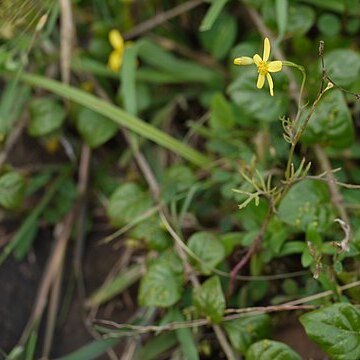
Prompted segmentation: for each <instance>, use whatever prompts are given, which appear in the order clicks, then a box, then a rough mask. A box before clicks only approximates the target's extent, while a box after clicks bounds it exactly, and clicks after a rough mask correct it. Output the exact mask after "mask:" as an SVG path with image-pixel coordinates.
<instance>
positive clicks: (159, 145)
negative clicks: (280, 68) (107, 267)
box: [0, 0, 360, 360]
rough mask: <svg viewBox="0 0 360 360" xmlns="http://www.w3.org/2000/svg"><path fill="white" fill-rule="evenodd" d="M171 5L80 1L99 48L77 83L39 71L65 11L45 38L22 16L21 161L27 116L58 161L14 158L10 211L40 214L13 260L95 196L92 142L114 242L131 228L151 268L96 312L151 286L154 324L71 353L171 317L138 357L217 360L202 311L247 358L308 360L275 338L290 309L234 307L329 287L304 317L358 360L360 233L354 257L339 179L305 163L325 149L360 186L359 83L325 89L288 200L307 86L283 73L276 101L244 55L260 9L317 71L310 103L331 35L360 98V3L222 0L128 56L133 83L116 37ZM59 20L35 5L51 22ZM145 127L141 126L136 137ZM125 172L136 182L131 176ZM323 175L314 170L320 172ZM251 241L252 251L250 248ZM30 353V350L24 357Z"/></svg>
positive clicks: (120, 280)
mask: <svg viewBox="0 0 360 360" xmlns="http://www.w3.org/2000/svg"><path fill="white" fill-rule="evenodd" d="M39 3H41V2H39ZM159 3H161V5H162V6H163V8H164V10H170V9H171V8H173V7H174V4H173V1H165V0H164V1H155V0H154V1H149V2H144V4H141V15H139V16H138V17H137V16H135V15H134V14H136V6H137V5H136V3H134V4H132V3H131V2H126V1H123V2H120V3H119V2H118V1H93V2H90V1H86V0H78V1H75V2H74V5H73V6H74V10H75V11H77V12H79V13H81V14H83V16H80V17H78V18H76V21H77V23H76V29H77V35H78V38H79V39H80V41H79V44H81V47H80V45H78V48H77V49H76V50H77V51H75V52H74V54H73V58H72V62H71V66H72V72H73V74H74V79H73V82H74V85H72V86H68V85H64V84H62V83H61V82H59V81H54V80H50V79H48V78H46V77H45V76H43V75H35V74H31V72H32V73H37V74H44V73H48V72H49V71H50V73H52V72H51V66H52V64H53V61H54V59H58V58H59V52H58V41H59V29H58V28H57V21H56V20H57V17H58V13H59V12H58V8H57V4H55V2H47V1H44V2H43V3H42V5H43V7H40V8H41V9H43V8H46V9H49V11H50V12H49V14H48V22H47V24H46V26H45V28H44V29H42V30H41V31H40V32H36V29H35V30H34V31H35V32H24V31H23V30H24V29H23V28H22V26H21V25H22V24H21V22H20V23H19V24H12V25H13V28H11V32H9V31H8V30H6V29H0V36H1V38H2V44H3V45H2V47H1V48H0V69H1V74H2V75H4V78H3V79H6V80H3V86H4V91H3V95H2V98H1V103H0V134H1V139H2V140H3V144H4V146H3V149H4V153H5V154H7V147H8V146H10V145H11V141H8V139H11V137H12V134H13V131H14V128H15V129H16V128H17V127H18V126H19V124H22V122H23V118H25V119H27V121H26V132H27V136H28V138H29V139H30V138H31V139H32V140H31V141H34V139H35V142H37V143H38V144H40V146H41V148H42V149H43V150H42V151H43V152H44V153H48V154H47V155H46V156H47V162H48V163H47V164H46V165H44V166H42V167H39V169H38V168H35V170H34V169H30V170H29V169H27V168H25V169H23V168H21V167H20V168H19V167H17V166H11V161H9V163H6V164H4V165H3V164H2V165H3V166H2V168H1V176H0V205H1V207H2V208H3V209H5V210H7V212H6V214H7V216H15V217H17V218H18V219H20V218H23V217H25V220H22V222H21V225H20V226H19V228H18V230H17V232H16V234H15V236H14V237H13V238H12V239H11V241H10V242H9V243H8V244H7V245H6V246H5V248H4V249H3V252H2V253H1V255H0V263H2V262H3V261H5V260H6V258H7V257H8V256H9V255H10V254H13V255H14V256H15V257H16V259H18V260H23V259H24V258H25V256H26V254H27V253H28V251H29V249H30V248H31V247H32V245H33V242H34V240H35V239H36V235H37V233H38V230H39V226H40V224H47V225H48V226H53V225H55V224H57V223H58V222H60V221H61V219H62V218H63V217H64V215H65V214H67V213H68V212H69V211H70V210H71V209H73V208H74V206H75V205H76V201H77V200H79V201H81V199H79V198H78V191H77V188H76V183H75V182H74V178H75V175H76V174H77V173H78V158H79V156H80V155H79V154H80V151H81V150H80V149H81V146H82V144H86V146H88V147H89V148H90V149H92V151H93V152H92V159H93V160H92V162H93V164H94V165H95V166H93V168H92V169H91V175H92V176H91V179H92V181H91V183H90V187H91V190H92V191H91V192H89V193H91V194H96V195H97V197H96V198H95V199H94V202H96V203H98V202H99V199H106V200H105V201H103V202H102V205H103V204H104V203H105V206H104V214H106V219H107V222H108V224H111V227H112V229H115V230H116V233H115V234H114V236H110V237H109V238H108V240H109V241H110V240H111V239H114V238H116V236H120V235H121V240H120V241H121V243H122V244H123V246H127V247H128V248H131V249H133V251H134V252H136V254H137V257H141V258H142V262H140V263H139V262H137V261H136V258H137V257H136V258H135V257H134V260H133V262H132V263H131V264H130V265H129V266H128V267H126V268H124V269H122V271H121V272H120V273H118V274H117V275H116V276H115V277H113V279H112V280H111V281H110V282H104V285H103V286H102V287H100V288H99V289H98V290H97V291H96V292H94V293H93V294H91V295H89V297H88V299H87V301H86V304H84V305H85V306H86V307H95V306H99V305H101V304H104V303H105V302H108V301H111V300H112V299H113V298H114V297H116V296H118V295H119V294H121V293H122V292H123V291H124V290H126V289H129V288H130V287H132V286H133V285H135V284H136V286H135V288H136V291H137V292H138V306H139V307H142V308H144V309H146V316H143V315H142V316H138V317H135V320H133V322H132V325H134V326H135V328H134V329H137V330H131V328H130V330H129V331H128V332H126V331H124V329H120V330H113V329H111V330H110V329H109V328H101V327H99V328H98V329H97V330H98V331H99V332H100V333H101V334H102V335H104V337H105V338H106V337H107V336H110V337H111V339H107V338H106V339H105V340H101V341H95V342H94V343H92V344H90V345H88V346H87V347H84V348H83V349H81V350H79V351H78V352H77V353H74V354H72V355H69V356H68V357H66V356H65V357H63V359H67V358H69V359H70V358H71V359H75V358H76V359H90V358H94V356H98V355H99V354H101V353H103V352H105V351H106V350H107V349H109V348H111V347H112V346H114V345H115V344H117V343H118V342H119V341H120V340H122V339H123V337H124V336H127V335H129V333H130V334H131V335H133V334H137V333H138V332H139V333H141V332H142V331H147V330H146V326H148V325H151V324H150V320H149V319H152V320H153V319H156V321H157V325H158V326H159V329H160V330H161V327H163V328H164V329H165V330H166V329H167V326H168V327H169V329H170V330H171V331H170V332H167V331H162V332H161V331H160V333H156V335H154V336H149V337H144V338H143V340H144V342H145V343H144V344H143V345H142V346H139V349H138V356H139V358H141V359H148V360H150V359H158V358H160V357H161V356H163V357H164V356H166V354H169V353H171V354H173V356H174V358H175V357H176V356H177V355H176V354H178V353H180V354H182V355H183V356H184V357H185V358H187V359H195V360H196V359H199V358H200V356H201V355H203V356H204V357H206V356H209V357H210V355H209V354H210V353H211V352H212V354H213V356H215V357H217V355H216V354H218V353H220V352H221V351H222V350H221V341H220V345H219V346H216V345H213V344H211V345H209V342H208V339H209V332H208V331H207V330H204V329H203V328H201V327H197V326H196V321H197V320H199V319H205V320H206V322H205V323H206V324H211V325H214V326H219V327H220V328H221V329H222V331H224V333H225V334H226V337H227V339H228V341H229V343H230V345H231V348H232V351H234V353H237V354H240V355H242V356H244V357H245V358H246V359H247V360H252V359H264V360H266V359H275V360H276V359H300V355H299V354H297V353H296V352H295V351H294V350H293V349H291V348H290V347H289V346H287V345H286V344H284V343H281V342H277V341H273V340H271V337H272V332H273V329H272V328H273V326H272V325H273V323H274V321H273V319H274V316H270V315H268V314H256V315H247V316H238V317H237V318H232V317H228V316H227V314H228V312H229V309H230V308H236V309H242V308H248V307H255V306H259V305H262V306H266V305H279V306H281V304H285V303H287V302H289V301H292V300H296V299H299V298H303V297H307V296H309V297H311V296H312V295H314V294H317V293H319V292H322V291H324V292H326V291H329V293H330V294H332V295H331V297H330V298H329V297H326V298H324V299H321V298H319V299H317V300H313V301H311V304H313V305H327V306H326V307H323V308H320V309H318V310H316V311H314V312H309V313H307V314H304V315H302V317H301V318H300V320H301V323H302V324H303V326H304V328H305V330H306V332H307V334H308V335H309V337H310V338H311V339H312V340H313V341H314V342H316V343H317V344H319V345H320V346H321V347H322V349H323V350H324V351H325V352H327V353H328V354H329V356H331V357H332V358H334V359H345V358H346V359H358V358H359V357H360V350H359V349H360V339H359V336H358V323H359V321H360V313H359V311H358V310H357V309H356V307H354V306H353V305H352V304H351V303H356V302H357V301H358V300H359V293H358V291H356V290H354V289H352V291H349V292H347V293H346V295H344V294H341V293H340V292H339V286H340V285H345V286H349V287H351V285H352V283H354V280H356V278H357V275H358V265H357V261H358V258H359V254H360V232H356V231H355V232H354V234H353V237H352V240H351V242H350V249H349V251H348V252H344V251H340V250H339V248H338V247H337V246H336V245H335V243H336V242H339V241H340V240H341V239H342V237H343V230H342V229H341V228H340V227H339V226H338V225H337V224H336V223H334V219H336V218H337V216H338V214H337V209H336V207H335V206H334V205H333V204H332V194H331V192H330V191H329V188H328V185H327V183H326V182H325V181H323V180H324V177H321V176H320V177H319V176H318V177H316V176H315V175H318V174H319V173H320V172H321V171H319V169H320V168H317V167H316V166H312V167H311V168H309V167H306V166H305V169H306V171H304V172H301V171H300V170H302V169H303V167H304V163H303V162H302V158H303V157H304V156H305V157H307V158H309V160H312V159H313V157H314V154H313V152H312V149H313V147H321V148H322V149H324V150H325V151H326V154H327V155H328V156H329V157H330V158H331V160H332V162H333V165H334V167H342V168H343V171H341V172H338V173H337V175H338V176H339V180H341V182H342V183H357V182H358V181H359V175H360V173H359V169H358V167H357V166H356V160H357V159H358V156H359V155H358V154H359V145H358V144H356V143H355V133H356V131H355V130H356V129H355V127H354V124H355V125H356V121H354V120H356V119H357V116H358V114H359V107H358V103H357V102H356V99H354V97H351V96H350V95H349V94H347V93H344V92H343V91H342V90H341V88H337V89H336V88H334V89H331V90H329V91H327V92H326V94H324V96H323V97H322V98H321V101H320V102H319V103H318V105H317V106H316V109H315V111H314V113H313V115H312V120H311V121H310V122H309V123H308V126H307V128H306V130H305V132H304V134H303V136H302V138H301V144H302V146H301V149H299V150H298V152H297V153H296V154H295V156H294V159H293V163H294V168H295V169H300V170H299V171H298V172H296V171H295V170H294V172H293V175H294V174H295V175H296V176H297V178H296V181H293V183H291V186H289V188H286V191H284V192H282V193H281V194H282V197H281V199H280V200H279V201H272V200H273V198H274V197H276V195H277V194H278V192H277V191H278V188H279V187H280V186H282V185H283V180H284V178H283V176H282V174H284V172H285V171H286V164H287V161H288V158H289V149H288V146H289V144H288V143H287V142H286V141H284V139H283V134H282V131H283V129H282V127H281V122H280V121H279V119H280V118H281V117H283V116H289V117H291V116H292V113H293V112H294V103H293V101H292V100H291V97H290V95H289V94H290V90H291V89H290V87H289V80H288V77H287V76H286V75H285V74H284V73H279V74H276V75H275V76H274V79H275V86H276V92H275V96H274V97H270V96H269V94H268V92H267V91H259V90H258V89H257V88H256V85H255V84H256V78H257V73H256V70H255V68H253V67H252V68H251V67H249V68H240V67H235V66H233V64H232V60H233V58H234V57H236V56H239V55H246V56H250V55H252V54H254V53H256V52H259V47H260V46H259V44H260V43H261V36H260V35H259V33H258V30H257V29H255V28H254V27H252V25H250V24H248V25H246V26H245V25H244V22H245V19H244V15H242V12H241V11H240V10H239V9H242V8H245V10H246V11H249V8H250V7H251V9H252V10H251V11H255V13H256V14H258V16H259V19H260V21H261V22H263V25H264V26H266V27H268V28H269V29H270V30H271V31H273V32H274V33H275V34H277V38H276V39H277V41H276V45H275V46H279V47H280V48H284V49H285V48H287V49H289V51H288V52H287V53H286V56H287V58H291V60H295V61H296V63H299V64H304V66H305V67H306V71H307V75H308V79H309V80H308V83H307V84H306V87H305V97H306V99H309V101H308V103H309V104H311V103H312V101H313V99H314V98H316V94H317V91H318V89H319V87H320V83H321V68H320V65H319V59H318V54H317V44H318V40H320V39H322V40H325V44H326V52H325V56H324V63H325V64H326V70H327V73H328V74H329V76H331V79H332V80H333V81H334V83H335V84H336V85H338V86H340V87H342V88H346V89H347V90H348V91H349V92H355V93H356V92H357V91H358V90H359V88H360V82H359V73H360V61H359V60H360V54H359V51H358V49H357V48H356V38H357V36H358V34H359V31H360V20H359V16H358V15H359V12H360V7H359V5H358V2H357V1H352V0H344V1H335V0H333V1H329V0H316V1H305V0H304V1H300V0H299V1H295V0H293V1H286V0H274V1H244V2H243V3H242V4H240V3H239V2H238V1H229V0H213V1H211V2H209V4H207V5H206V4H201V6H200V7H199V8H197V9H196V10H192V11H189V12H187V13H185V12H184V13H183V14H182V15H181V16H180V17H179V18H174V19H172V20H171V21H169V23H167V25H166V26H158V27H154V28H153V29H152V30H151V34H149V33H146V34H138V35H137V37H135V38H133V39H132V40H133V41H132V43H130V44H128V46H127V47H126V49H125V52H124V58H123V63H122V68H121V70H120V71H119V73H116V72H113V71H111V70H110V69H109V68H108V67H107V65H106V64H107V59H108V56H109V53H110V52H111V47H110V44H109V41H108V38H107V37H108V33H109V31H110V30H111V29H112V28H114V27H116V28H119V30H120V31H121V32H122V33H123V34H125V35H126V34H128V37H131V29H132V28H133V26H134V24H135V23H138V22H141V21H144V20H146V19H147V18H152V17H153V16H155V10H154V8H155V7H156V5H158V4H159ZM177 5H178V6H181V5H184V4H182V2H181V1H178V2H177ZM92 6H93V7H95V9H94V8H92ZM33 10H35V9H33ZM41 11H43V10H36V11H35V12H36V14H35V15H37V17H36V16H35V19H36V18H38V19H39V18H40V15H41V14H42V12H41ZM1 16H2V14H0V17H1ZM24 19H26V17H24ZM22 21H25V20H22ZM89 28H90V29H91V33H90V34H89ZM5 30H6V31H7V32H6V34H5ZM240 34H241V37H240ZM139 35H140V36H139ZM192 36H194V37H195V38H192ZM7 37H11V39H12V40H10V41H8V40H6V39H7ZM44 53H45V54H46V56H44ZM311 54H313V55H312V56H311ZM49 69H50V70H49ZM14 74H15V75H14ZM294 76H295V77H296V76H297V74H294ZM9 78H10V80H9ZM295 80H297V79H295ZM36 87H41V88H43V89H45V90H47V91H48V92H49V93H46V94H44V92H42V91H38V90H35V89H34V88H36ZM104 93H105V95H106V96H101V94H104ZM63 99H67V100H70V101H66V102H64V101H63ZM24 109H25V110H24ZM310 111H311V108H310V105H309V106H307V107H304V108H303V109H302V114H301V117H300V122H303V121H305V119H306V117H307V115H308V114H309V112H310ZM143 119H147V121H145V120H143ZM128 130H130V131H131V132H132V133H131V134H130V135H129V133H126V134H125V135H124V133H123V132H124V131H125V132H127V131H128ZM125 139H127V140H128V143H127V146H124V142H125ZM9 143H10V145H9ZM137 152H141V154H142V155H143V160H144V161H145V162H147V164H148V165H149V167H150V169H151V171H152V173H153V174H154V178H155V180H156V183H157V185H158V187H159V189H160V194H158V196H154V192H151V191H150V190H149V188H150V187H149V184H148V183H147V182H146V181H145V180H144V179H146V174H145V177H143V176H142V175H144V174H141V173H140V172H139V171H137V170H136V169H134V166H133V159H134V158H135V159H136V153H137ZM173 155H177V156H173ZM49 158H50V160H49ZM64 159H66V160H64ZM345 160H346V161H345ZM39 161H41V160H39ZM315 162H316V161H315ZM114 164H116V165H114ZM119 167H120V168H121V169H122V170H123V176H122V177H121V178H115V177H114V175H113V174H114V170H116V169H117V168H119ZM309 170H310V171H311V174H312V175H313V178H311V177H309V176H307V175H308V172H309ZM301 174H302V176H300V175H301ZM306 177H307V178H306ZM233 189H237V191H233ZM254 191H255V192H254ZM341 191H342V196H343V197H344V199H345V205H349V206H348V209H349V211H350V224H349V225H350V226H351V227H352V228H353V229H357V228H358V227H359V225H360V223H359V217H358V216H357V215H358V211H359V208H358V207H357V206H356V205H357V204H358V203H359V200H360V195H359V192H358V191H356V190H354V189H351V188H350V189H349V188H345V189H342V190H341ZM34 200H36V206H35V207H33V206H32V203H33V201H34ZM251 200H254V201H251ZM274 203H275V206H276V209H272V207H273V206H274ZM239 204H240V208H241V209H238V207H237V205H239ZM351 205H352V206H351ZM97 206H99V204H97ZM270 211H271V217H270V218H269V216H268V214H269V212H270ZM89 214H90V215H91V214H92V212H91V211H90V212H89ZM88 220H89V221H88V223H89V226H88V228H87V230H86V231H88V232H91V230H92V224H93V223H94V219H93V218H91V216H89V219H88ZM19 221H20V220H19ZM264 223H266V224H267V226H266V229H265V230H263V225H264ZM259 234H261V244H260V246H259V248H258V249H256V251H254V252H253V253H252V254H251V257H250V258H249V263H248V264H246V266H245V267H243V269H242V271H243V272H244V273H245V275H243V276H242V277H240V278H241V279H243V280H246V283H245V282H244V281H242V282H241V283H236V286H235V289H234V291H233V292H232V293H229V292H228V296H226V293H227V291H228V289H229V288H230V287H231V285H233V284H231V280H229V279H230V272H231V270H232V268H233V267H234V266H235V265H236V263H238V261H239V260H241V259H240V258H239V256H241V257H242V256H244V255H243V254H245V253H246V251H247V250H248V249H251V247H252V245H253V244H254V242H255V241H258V239H259ZM238 249H242V250H245V252H241V255H239V253H238ZM104 261H105V262H106V259H104ZM144 269H146V271H144ZM299 270H302V272H301V273H300V275H299ZM285 273H289V274H285ZM292 273H294V278H293V277H292ZM313 274H315V275H316V277H317V279H314V277H313ZM295 276H297V277H296V278H295ZM270 280H272V281H270ZM132 289H133V288H132ZM332 302H335V304H331V303H332ZM154 309H155V310H154ZM141 314H144V312H141ZM183 324H187V325H190V326H188V327H182V326H181V325H183ZM79 326H80V325H79ZM136 326H138V328H136ZM125 330H128V329H126V328H125ZM113 338H115V340H114V339H113ZM109 340H110V341H109ZM145 340H146V341H145ZM29 342H30V340H29ZM31 346H32V347H33V348H34V346H33V343H31ZM209 346H210V350H209ZM164 354H165V355H164ZM227 355H228V354H227ZM16 356H17V355H16ZM16 356H15V355H14V356H13V357H12V358H14V359H15V358H21V357H16Z"/></svg>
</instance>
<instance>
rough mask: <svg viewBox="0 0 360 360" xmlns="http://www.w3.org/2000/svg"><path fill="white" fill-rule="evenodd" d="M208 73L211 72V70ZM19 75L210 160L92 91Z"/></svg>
mask: <svg viewBox="0 0 360 360" xmlns="http://www.w3.org/2000/svg"><path fill="white" fill-rule="evenodd" d="M199 68H200V69H201V70H203V68H202V67H200V66H199ZM209 71H210V70H209ZM211 74H213V72H212V71H211ZM20 78H21V80H22V81H24V82H26V83H27V84H29V85H31V86H39V87H42V88H44V89H47V90H48V91H51V92H53V93H54V94H57V95H59V96H62V97H64V98H67V99H69V100H72V101H74V102H76V103H78V104H80V105H83V106H85V107H87V108H89V109H91V110H93V111H95V112H97V113H99V114H101V115H103V116H105V117H107V118H109V119H110V120H112V121H114V122H115V123H117V124H118V125H121V126H123V127H125V128H127V129H129V130H132V131H134V132H135V133H137V134H139V135H141V136H143V137H144V138H146V139H149V140H152V141H154V142H155V143H157V144H159V145H161V146H164V147H165V148H167V149H169V150H172V151H174V152H175V153H176V154H179V155H181V156H183V157H184V158H185V159H187V160H189V161H190V162H193V163H194V164H196V165H198V166H204V165H206V164H207V163H209V162H210V159H209V158H208V157H206V156H205V155H203V154H201V153H199V152H198V151H196V150H194V149H193V148H191V147H189V146H188V145H185V144H184V143H182V142H181V141H178V140H176V139H174V138H173V137H171V136H169V135H168V134H166V133H165V132H163V131H161V130H159V129H157V128H155V127H153V126H151V125H149V124H147V123H145V122H144V121H142V120H140V119H139V118H137V117H134V116H132V115H130V114H128V113H126V112H125V111H123V110H122V109H120V108H118V107H116V106H114V105H111V104H109V103H107V102H106V101H104V100H101V99H98V98H97V97H96V96H94V95H91V94H88V93H86V92H85V91H82V90H78V89H76V88H74V87H71V86H68V85H65V84H62V83H60V82H58V81H54V80H50V79H47V78H45V77H42V76H39V75H33V74H22V75H21V77H20Z"/></svg>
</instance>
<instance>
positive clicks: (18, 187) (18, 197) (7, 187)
mask: <svg viewBox="0 0 360 360" xmlns="http://www.w3.org/2000/svg"><path fill="white" fill-rule="evenodd" d="M24 195H25V179H24V177H23V176H22V175H20V174H19V173H17V172H13V171H12V172H8V173H6V174H5V175H2V176H1V177H0V205H1V206H2V207H4V208H5V209H8V210H10V209H15V208H17V207H19V205H20V204H21V203H22V201H23V199H24Z"/></svg>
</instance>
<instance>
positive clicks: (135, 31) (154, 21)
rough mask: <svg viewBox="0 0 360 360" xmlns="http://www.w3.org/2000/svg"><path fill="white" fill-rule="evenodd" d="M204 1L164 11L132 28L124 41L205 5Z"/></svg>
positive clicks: (199, 0)
mask: <svg viewBox="0 0 360 360" xmlns="http://www.w3.org/2000/svg"><path fill="white" fill-rule="evenodd" d="M203 3H204V0H190V1H187V2H185V3H183V4H180V5H178V6H175V7H173V8H171V9H170V10H168V11H164V12H162V13H160V14H157V15H156V16H154V17H153V18H151V19H149V20H146V21H144V22H142V23H141V24H139V25H137V26H135V27H134V28H132V29H131V30H130V31H129V32H127V33H125V34H124V39H125V40H129V39H132V38H134V37H137V36H139V35H142V34H143V33H145V32H147V31H149V30H151V29H153V28H154V27H156V26H159V25H161V24H163V23H164V22H166V21H169V20H171V19H173V18H175V17H177V16H179V15H181V14H183V13H185V12H187V11H190V10H192V9H194V8H196V7H198V6H199V5H201V4H203Z"/></svg>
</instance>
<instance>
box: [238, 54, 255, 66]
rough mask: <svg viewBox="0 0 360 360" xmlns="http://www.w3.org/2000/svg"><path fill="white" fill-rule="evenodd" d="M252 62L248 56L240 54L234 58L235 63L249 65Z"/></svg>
mask: <svg viewBox="0 0 360 360" xmlns="http://www.w3.org/2000/svg"><path fill="white" fill-rule="evenodd" d="M253 63H254V60H253V59H252V58H251V57H248V56H241V57H238V58H236V59H234V64H235V65H251V64H253Z"/></svg>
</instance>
